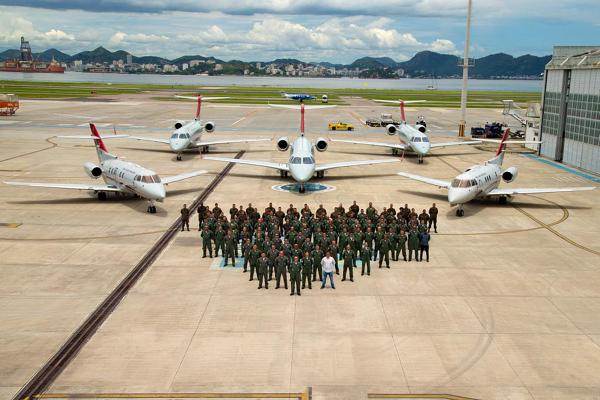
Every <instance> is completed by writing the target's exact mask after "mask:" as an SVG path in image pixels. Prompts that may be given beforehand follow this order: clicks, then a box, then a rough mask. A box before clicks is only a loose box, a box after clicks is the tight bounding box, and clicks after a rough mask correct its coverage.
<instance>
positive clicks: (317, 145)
mask: <svg viewBox="0 0 600 400" xmlns="http://www.w3.org/2000/svg"><path fill="white" fill-rule="evenodd" d="M270 106H271V107H278V108H291V109H295V110H298V109H299V110H300V115H301V119H300V135H299V136H298V137H297V138H296V139H295V140H294V141H293V142H292V143H291V144H290V140H289V139H288V138H287V137H281V138H279V139H278V140H277V149H278V150H279V151H287V150H288V149H289V150H290V158H289V160H288V162H287V163H276V162H271V161H255V160H244V159H236V158H224V157H204V159H205V160H214V161H222V162H227V163H230V162H231V163H237V164H247V165H255V166H261V167H267V168H273V169H276V170H279V171H280V174H281V176H282V177H286V176H287V175H288V173H289V174H290V175H291V176H292V178H294V180H295V181H296V182H298V183H299V184H300V188H299V192H300V193H304V192H305V191H306V188H305V186H304V184H305V183H306V182H308V181H309V180H310V179H311V178H312V177H313V175H315V174H316V176H317V177H318V178H322V177H323V176H324V175H325V171H326V170H330V169H334V168H345V167H355V166H357V165H371V164H385V163H392V162H398V161H399V160H364V161H344V162H337V163H329V164H317V163H316V162H315V157H314V155H315V153H314V149H317V151H319V152H323V151H325V150H327V147H328V142H327V140H326V139H324V138H322V137H320V138H317V140H315V141H314V142H312V141H310V140H309V139H308V138H307V137H306V136H305V133H304V110H305V109H309V110H314V109H319V108H330V107H335V106H305V105H304V104H300V105H299V106H296V105H294V106H290V105H280V104H270Z"/></svg>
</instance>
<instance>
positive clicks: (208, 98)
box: [175, 95, 231, 101]
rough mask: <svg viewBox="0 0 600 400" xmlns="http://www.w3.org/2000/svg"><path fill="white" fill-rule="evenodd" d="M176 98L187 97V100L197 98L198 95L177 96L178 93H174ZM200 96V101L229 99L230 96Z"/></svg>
mask: <svg viewBox="0 0 600 400" xmlns="http://www.w3.org/2000/svg"><path fill="white" fill-rule="evenodd" d="M175 97H176V98H178V99H187V100H198V96H179V95H175ZM201 97H202V101H211V100H225V99H230V98H231V97H204V96H201Z"/></svg>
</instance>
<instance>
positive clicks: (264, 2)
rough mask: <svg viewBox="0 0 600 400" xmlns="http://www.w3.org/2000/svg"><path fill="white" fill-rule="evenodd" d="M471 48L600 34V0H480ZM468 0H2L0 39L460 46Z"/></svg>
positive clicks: (589, 39)
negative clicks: (599, 17)
mask: <svg viewBox="0 0 600 400" xmlns="http://www.w3.org/2000/svg"><path fill="white" fill-rule="evenodd" d="M473 3H474V11H473V34H472V51H473V53H472V54H473V56H475V57H480V56H483V55H488V54H492V53H498V52H505V53H509V54H512V55H516V56H518V55H522V54H528V53H529V54H535V55H546V54H550V53H551V52H552V46H553V45H557V44H563V45H566V44H574V45H590V44H595V45H597V44H600V19H598V16H599V15H600V0H593V1H592V0H572V1H569V0H563V1H555V0H473ZM466 4H467V1H466V0H412V1H407V0H396V1H392V0H371V1H365V0H212V1H207V0H96V1H87V0H26V1H19V0H16V1H15V0H12V1H6V0H0V48H1V49H6V48H18V46H19V37H20V36H22V35H23V36H25V37H26V38H27V39H28V40H30V42H31V45H32V48H33V50H34V51H41V50H45V49H46V48H49V47H55V48H57V49H59V50H61V51H64V52H66V53H69V54H74V53H77V52H79V51H82V50H91V49H94V48H96V47H98V46H104V47H106V48H108V49H110V50H119V49H123V50H126V51H129V52H131V53H133V54H135V55H158V56H163V57H166V58H175V57H178V56H181V55H186V54H199V55H205V56H215V57H218V58H223V59H226V60H229V59H240V60H244V61H257V60H263V61H266V60H271V59H274V58H287V57H293V58H299V59H301V60H306V61H330V62H335V63H347V62H351V61H353V60H354V59H356V58H358V57H362V56H388V57H392V58H393V59H395V60H397V61H402V60H405V59H408V58H410V57H412V55H413V54H414V53H416V52H418V51H421V50H434V51H438V52H442V53H451V54H459V55H460V54H462V50H463V46H464V31H465V16H466Z"/></svg>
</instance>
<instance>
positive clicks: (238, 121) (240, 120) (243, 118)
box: [231, 117, 246, 126]
mask: <svg viewBox="0 0 600 400" xmlns="http://www.w3.org/2000/svg"><path fill="white" fill-rule="evenodd" d="M245 119H246V117H242V118H240V119H238V120H237V121H235V122H234V123H233V124H231V126H234V125H237V124H239V123H240V122H242V121H243V120H245Z"/></svg>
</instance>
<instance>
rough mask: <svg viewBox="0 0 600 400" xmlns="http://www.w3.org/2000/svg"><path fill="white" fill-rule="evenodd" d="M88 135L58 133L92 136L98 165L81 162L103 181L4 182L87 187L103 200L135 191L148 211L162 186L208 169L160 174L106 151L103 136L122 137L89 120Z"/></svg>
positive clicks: (163, 192) (160, 194) (152, 210)
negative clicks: (111, 194) (103, 133)
mask: <svg viewBox="0 0 600 400" xmlns="http://www.w3.org/2000/svg"><path fill="white" fill-rule="evenodd" d="M90 130H91V131H92V134H91V136H58V137H63V138H69V139H93V140H94V144H95V146H96V153H98V161H99V163H100V165H96V164H94V163H91V162H87V163H85V164H84V165H83V169H84V170H85V172H86V174H87V175H88V176H89V177H90V178H92V179H98V178H100V177H102V179H103V180H104V182H105V184H104V185H101V184H91V185H90V184H77V183H37V182H4V183H5V184H7V185H13V186H31V187H44V188H53V189H73V190H87V191H91V192H94V193H96V194H97V195H98V199H99V200H106V197H107V193H108V192H115V193H129V194H134V195H137V196H139V197H142V198H144V199H147V200H148V201H149V203H148V209H147V212H149V213H151V214H155V213H156V206H155V205H154V202H155V201H158V202H162V201H163V200H164V199H165V196H166V190H165V186H166V185H169V184H171V183H175V182H179V181H182V180H184V179H189V178H193V177H195V176H198V175H202V174H205V173H206V172H207V171H204V170H200V171H192V172H187V173H184V174H180V175H174V176H166V177H162V178H160V177H159V176H158V175H157V174H156V173H155V172H154V171H152V170H149V169H147V168H144V167H142V166H140V165H138V164H133V163H131V162H127V161H124V160H121V159H119V158H118V157H117V156H115V155H112V154H110V153H109V152H108V150H107V148H106V146H105V145H104V141H103V139H108V138H111V139H112V138H115V137H124V136H106V137H104V138H103V137H101V136H100V134H99V133H98V130H97V129H96V126H95V125H94V124H91V123H90Z"/></svg>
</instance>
